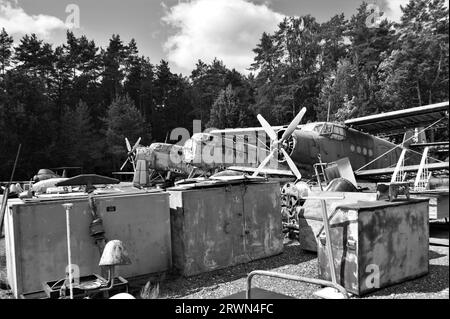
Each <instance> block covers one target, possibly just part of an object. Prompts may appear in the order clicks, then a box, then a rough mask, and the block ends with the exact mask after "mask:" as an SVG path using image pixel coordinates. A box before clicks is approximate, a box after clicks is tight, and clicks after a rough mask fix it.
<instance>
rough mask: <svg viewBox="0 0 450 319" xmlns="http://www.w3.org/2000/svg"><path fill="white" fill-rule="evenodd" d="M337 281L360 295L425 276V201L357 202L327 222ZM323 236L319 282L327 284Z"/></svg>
mask: <svg viewBox="0 0 450 319" xmlns="http://www.w3.org/2000/svg"><path fill="white" fill-rule="evenodd" d="M330 236H331V242H332V250H333V257H334V261H335V269H336V277H337V282H338V283H339V284H341V285H342V286H344V287H345V288H346V289H347V291H348V292H350V293H353V294H356V295H359V296H360V295H364V294H367V293H369V292H372V291H375V290H378V289H380V288H383V287H386V286H390V285H393V284H398V283H401V282H404V281H406V280H409V279H413V278H416V277H419V276H422V275H425V274H427V273H428V240H429V229H428V200H427V199H425V200H410V201H398V202H384V201H375V202H358V203H356V204H350V205H342V206H340V207H339V208H338V209H337V210H336V211H335V214H334V215H332V216H331V218H330ZM325 244H327V243H326V242H325V234H324V231H323V232H322V233H321V234H320V236H319V251H318V257H319V258H318V260H319V277H320V278H322V279H326V280H331V276H330V268H329V263H328V257H327V253H326V246H325Z"/></svg>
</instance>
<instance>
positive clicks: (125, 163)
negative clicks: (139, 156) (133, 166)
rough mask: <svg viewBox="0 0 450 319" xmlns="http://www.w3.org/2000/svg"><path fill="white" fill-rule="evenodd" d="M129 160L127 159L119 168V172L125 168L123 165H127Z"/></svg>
mask: <svg viewBox="0 0 450 319" xmlns="http://www.w3.org/2000/svg"><path fill="white" fill-rule="evenodd" d="M128 160H129V158H127V160H126V161H125V162H124V163H123V165H122V167H121V168H120V171H122V170H123V168H124V167H125V165H127V163H128Z"/></svg>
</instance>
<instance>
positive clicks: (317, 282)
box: [246, 270, 348, 299]
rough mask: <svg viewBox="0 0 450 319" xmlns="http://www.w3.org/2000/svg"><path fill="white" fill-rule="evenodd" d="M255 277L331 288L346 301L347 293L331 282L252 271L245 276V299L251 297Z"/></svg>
mask: <svg viewBox="0 0 450 319" xmlns="http://www.w3.org/2000/svg"><path fill="white" fill-rule="evenodd" d="M256 275H258V276H266V277H273V278H280V279H285V280H292V281H300V282H306V283H309V284H313V285H319V286H327V287H332V288H334V289H336V290H338V291H339V292H340V293H341V294H342V295H343V296H344V298H345V299H348V293H347V291H346V290H345V288H344V287H342V286H341V285H339V284H336V283H333V282H329V281H327V280H323V279H316V278H307V277H300V276H295V275H288V274H281V273H276V272H272V271H265V270H255V271H252V272H251V273H249V274H248V276H247V290H246V298H247V299H251V297H252V294H251V290H252V279H253V277H254V276H256Z"/></svg>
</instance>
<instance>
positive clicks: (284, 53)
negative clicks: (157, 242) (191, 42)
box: [0, 0, 449, 180]
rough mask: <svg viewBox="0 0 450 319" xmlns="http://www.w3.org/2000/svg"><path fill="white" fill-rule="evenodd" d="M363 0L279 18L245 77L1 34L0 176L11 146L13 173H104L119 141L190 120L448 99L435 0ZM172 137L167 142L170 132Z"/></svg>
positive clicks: (132, 48) (4, 175)
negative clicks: (389, 10)
mask: <svg viewBox="0 0 450 319" xmlns="http://www.w3.org/2000/svg"><path fill="white" fill-rule="evenodd" d="M369 14H370V12H368V8H367V4H365V3H363V4H362V5H361V6H360V7H359V8H357V10H356V12H355V14H354V15H352V16H351V17H350V19H347V18H346V17H345V16H344V15H343V14H337V15H335V16H334V17H332V18H331V19H330V20H328V21H326V22H324V23H319V22H318V21H317V20H316V19H315V18H314V17H312V16H311V15H306V16H301V17H287V18H285V19H284V20H283V21H282V22H281V23H280V24H279V26H278V29H277V30H276V31H275V32H274V33H272V34H269V33H264V34H262V35H261V38H260V40H259V42H258V43H257V44H256V45H255V49H254V50H253V51H254V54H255V58H254V63H253V64H252V65H251V66H249V68H250V69H249V71H251V72H249V74H248V75H245V74H242V73H240V72H238V71H236V70H234V69H229V68H227V67H226V65H224V63H223V62H222V61H221V60H220V57H217V58H216V59H214V61H213V62H211V63H209V64H208V63H205V62H203V61H201V60H199V61H198V63H197V64H196V66H195V69H194V70H193V71H192V73H191V74H190V75H189V76H183V75H181V74H175V73H174V72H172V71H171V69H170V65H169V63H168V62H167V61H164V60H162V61H160V62H159V63H156V64H154V63H152V62H151V60H150V58H148V57H145V56H142V55H140V54H139V51H138V45H137V43H136V41H135V40H133V39H132V40H131V41H130V42H129V43H126V42H124V40H122V39H121V37H120V36H119V35H112V37H111V39H110V40H109V45H108V46H107V47H106V48H100V47H98V46H97V45H96V44H95V42H94V41H93V40H89V39H88V38H87V37H86V36H80V37H77V36H75V35H74V34H73V33H72V32H71V31H68V32H67V40H66V42H65V43H64V44H62V45H60V46H57V47H53V46H52V45H51V44H49V43H46V42H45V41H43V40H42V39H39V38H38V37H37V36H36V35H35V34H30V35H25V36H24V37H22V38H21V39H20V41H19V42H18V43H17V44H15V45H14V41H13V38H12V37H11V36H10V35H9V34H8V33H7V32H6V31H5V29H2V30H1V32H0V137H1V139H0V180H7V179H8V177H9V174H10V171H11V168H12V165H13V162H14V158H15V152H16V150H17V147H18V145H19V144H22V153H21V156H20V161H19V166H18V168H17V174H16V178H17V179H29V178H30V177H31V176H32V175H34V174H35V173H36V171H37V170H38V169H39V168H51V167H58V166H82V167H83V169H84V172H96V173H99V174H106V175H109V174H110V173H111V172H112V171H116V170H118V169H119V167H120V165H121V163H122V162H123V160H124V159H125V157H126V149H125V143H124V138H125V137H128V138H129V139H130V141H132V142H133V141H136V140H137V138H138V137H142V143H143V144H145V145H149V144H151V143H152V142H164V141H168V133H170V131H171V130H172V129H174V128H176V127H185V128H187V129H192V120H194V119H199V120H201V121H202V125H203V128H207V127H215V128H232V127H247V126H254V125H258V123H257V122H256V114H258V113H261V114H262V115H263V116H264V117H265V118H266V119H267V120H268V121H269V122H270V123H271V124H272V125H280V124H287V123H289V122H290V121H291V120H292V118H293V116H294V115H295V114H296V113H297V112H298V111H299V110H300V109H301V108H302V107H306V108H307V109H308V112H307V114H306V116H305V119H304V121H324V120H330V121H343V120H345V119H347V118H351V117H355V116H363V115H368V114H375V113H381V112H384V111H391V110H396V109H402V108H409V107H414V106H420V105H425V104H430V103H437V102H441V101H446V100H448V85H449V83H448V78H449V65H448V57H449V47H448V45H449V38H448V31H449V18H448V8H447V7H446V6H445V1H444V0H420V1H410V3H409V4H408V5H407V6H406V7H405V8H403V16H402V18H401V21H400V22H399V23H393V22H389V21H388V20H383V21H381V22H380V23H379V25H378V26H377V27H369V26H368V24H367V21H368V18H370V17H369ZM169 142H172V143H175V142H176V141H169Z"/></svg>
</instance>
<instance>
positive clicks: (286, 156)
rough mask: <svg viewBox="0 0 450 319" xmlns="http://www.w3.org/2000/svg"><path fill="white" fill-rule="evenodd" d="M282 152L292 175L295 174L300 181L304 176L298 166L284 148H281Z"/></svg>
mask: <svg viewBox="0 0 450 319" xmlns="http://www.w3.org/2000/svg"><path fill="white" fill-rule="evenodd" d="M281 152H283V154H284V157H285V158H286V161H287V163H288V165H289V168H290V169H291V171H292V173H294V175H295V177H297V179H298V180H300V179H301V178H302V174H301V173H300V171H299V170H298V168H297V165H295V163H294V161H293V160H292V158H291V157H290V156H289V154H288V153H287V152H286V151H285V150H284V149H283V148H281Z"/></svg>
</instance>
